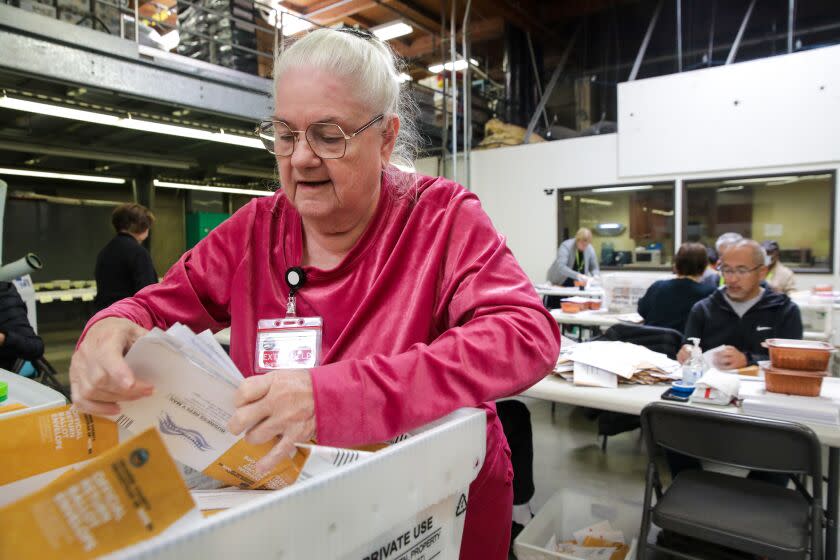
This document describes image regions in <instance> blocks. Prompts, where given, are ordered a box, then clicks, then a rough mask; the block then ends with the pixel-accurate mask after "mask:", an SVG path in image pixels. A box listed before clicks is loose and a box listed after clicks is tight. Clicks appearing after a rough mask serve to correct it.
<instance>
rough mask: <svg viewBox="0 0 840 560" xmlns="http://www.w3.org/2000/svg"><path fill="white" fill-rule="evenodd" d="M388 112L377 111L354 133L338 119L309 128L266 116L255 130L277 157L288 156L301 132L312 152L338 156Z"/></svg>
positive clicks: (322, 157) (266, 146) (267, 148)
mask: <svg viewBox="0 0 840 560" xmlns="http://www.w3.org/2000/svg"><path fill="white" fill-rule="evenodd" d="M384 117H385V115H384V114H383V115H377V116H376V117H374V118H373V119H372V120H370V121H368V122H367V123H365V124H364V125H362V126H361V127H360V128H357V129H356V130H354V131H353V132H352V133H350V134H349V135H348V134H345V133H344V130H343V129H342V128H341V127H340V126H338V125H337V124H335V123H312V124H310V125H309V126H307V127H306V130H292V129H291V128H289V125H287V124H286V123H284V122H283V121H278V120H265V121H261V122H260V124H259V125H257V129H256V130H255V131H254V133H255V134H256V135H257V136H258V137H259V139H260V140H262V143H263V145H264V146H265V149H266V150H268V151H269V152H271V153H272V154H274V155H275V156H278V157H289V156H291V155H292V154H293V153H294V151H295V144H297V143H298V142H299V141H300V134H301V133H303V135H304V136H305V137H306V141H307V142H308V143H309V147H310V148H311V149H312V152H313V153H314V154H315V155H316V156H318V157H319V158H321V159H339V158H342V157H344V154H345V153H346V152H347V142H348V141H349V140H352V139H353V138H355V137H356V136H357V135H359V134H361V133H362V132H364V131H365V130H367V129H368V128H370V127H371V126H373V125H374V124H376V123H377V122H379V121H380V120H382V119H383V118H384Z"/></svg>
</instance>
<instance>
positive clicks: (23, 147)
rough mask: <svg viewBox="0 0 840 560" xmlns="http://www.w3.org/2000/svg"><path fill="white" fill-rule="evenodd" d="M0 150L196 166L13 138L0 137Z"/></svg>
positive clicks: (174, 166)
mask: <svg viewBox="0 0 840 560" xmlns="http://www.w3.org/2000/svg"><path fill="white" fill-rule="evenodd" d="M0 150H9V151H11V152H24V153H30V154H46V155H51V156H60V157H68V158H77V159H87V160H95V161H110V162H117V163H130V164H137V165H152V166H155V167H166V168H169V169H190V168H193V167H198V161H196V160H194V159H188V158H172V157H165V156H156V155H153V154H149V153H147V152H145V153H143V154H142V155H139V154H137V153H136V152H124V151H117V150H101V149H96V148H81V147H79V146H78V145H77V146H67V145H61V144H52V143H49V144H34V143H26V142H21V141H20V140H19V139H14V138H9V139H5V138H0Z"/></svg>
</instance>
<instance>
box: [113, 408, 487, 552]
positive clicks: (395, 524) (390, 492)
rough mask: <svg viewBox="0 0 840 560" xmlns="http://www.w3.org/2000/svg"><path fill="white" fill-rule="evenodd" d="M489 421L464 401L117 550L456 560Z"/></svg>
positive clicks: (482, 457) (481, 459) (479, 411)
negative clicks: (305, 474) (309, 475)
mask: <svg viewBox="0 0 840 560" xmlns="http://www.w3.org/2000/svg"><path fill="white" fill-rule="evenodd" d="M486 423H487V419H486V413H485V412H484V411H482V410H477V409H469V408H465V409H461V410H458V411H455V412H454V413H452V414H450V415H448V416H446V417H444V418H443V419H441V420H439V421H437V422H434V423H432V424H429V425H427V426H425V427H423V428H421V429H419V430H417V431H416V432H413V433H412V434H411V437H409V438H407V439H405V440H403V441H401V442H399V443H396V444H394V445H392V446H390V447H388V448H386V449H383V450H381V451H378V452H376V453H374V454H372V455H370V456H368V457H365V458H363V459H361V460H359V461H358V462H356V463H353V464H352V465H349V466H347V467H346V468H344V469H342V470H339V471H336V472H334V473H331V474H328V475H325V476H323V477H319V478H314V479H310V480H306V481H303V482H299V483H297V484H294V485H292V486H290V487H288V488H285V489H283V490H279V491H277V492H275V493H272V494H270V495H267V496H265V497H261V498H258V499H255V500H253V501H251V502H248V503H246V504H244V505H242V506H239V507H236V508H232V509H229V510H226V511H224V512H222V513H219V514H217V515H214V516H212V517H209V518H207V519H204V520H202V521H200V522H198V523H197V524H195V525H192V526H190V527H189V528H186V529H181V530H174V531H168V532H166V533H164V534H162V535H160V536H159V537H157V538H155V539H152V540H148V541H144V542H142V543H139V544H137V545H134V546H132V547H128V548H125V549H122V550H120V551H117V552H115V553H113V554H111V555H109V556H108V558H132V559H140V558H155V559H156V560H157V559H159V560H165V559H172V560H182V559H183V558H201V559H202V560H211V559H214V558H219V559H224V560H230V559H231V558H284V559H289V560H291V559H297V558H318V559H328V558H336V559H346V560H350V559H353V560H385V559H386V558H387V559H388V560H431V559H433V558H434V559H435V560H447V559H452V560H455V559H457V558H458V553H459V550H460V546H461V537H462V534H463V529H464V518H465V517H466V511H467V492H468V489H469V485H470V483H471V482H472V481H473V480H474V479H475V477H476V476H477V475H478V472H479V470H480V469H481V466H482V465H483V463H484V455H485V451H486V449H485V446H486Z"/></svg>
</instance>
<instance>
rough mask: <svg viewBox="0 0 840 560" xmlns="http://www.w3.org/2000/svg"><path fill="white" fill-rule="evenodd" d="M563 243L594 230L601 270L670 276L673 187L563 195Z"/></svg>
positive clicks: (606, 189) (603, 189)
mask: <svg viewBox="0 0 840 560" xmlns="http://www.w3.org/2000/svg"><path fill="white" fill-rule="evenodd" d="M559 206H560V215H559V220H558V223H559V228H560V236H561V241H563V240H565V239H569V238H571V237H574V235H575V233H576V232H577V230H578V229H579V228H582V227H585V228H589V229H590V230H592V246H593V247H594V248H595V253H596V255H597V256H598V263H599V264H600V266H601V268H631V269H632V268H661V269H666V270H670V268H671V261H672V257H673V255H674V185H673V184H672V183H666V184H659V185H626V186H615V187H599V188H592V189H586V190H574V191H566V192H563V193H561V194H560V198H559Z"/></svg>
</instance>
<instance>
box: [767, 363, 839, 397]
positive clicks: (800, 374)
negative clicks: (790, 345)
mask: <svg viewBox="0 0 840 560" xmlns="http://www.w3.org/2000/svg"><path fill="white" fill-rule="evenodd" d="M826 375H828V372H827V371H797V370H789V369H781V368H775V367H773V366H769V365H768V366H765V368H764V386H765V388H766V389H767V391H768V392H770V393H783V394H785V395H801V396H803V397H819V396H820V390H821V389H822V381H823V377H825V376H826Z"/></svg>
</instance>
